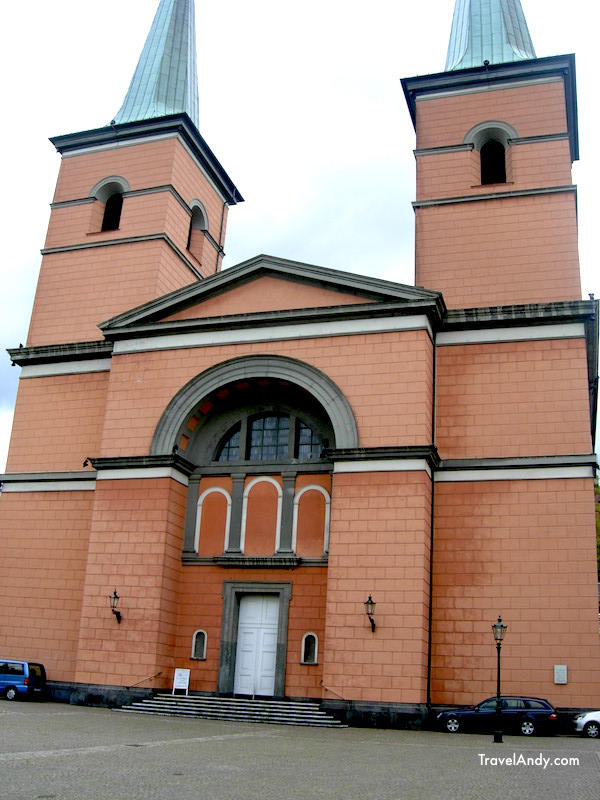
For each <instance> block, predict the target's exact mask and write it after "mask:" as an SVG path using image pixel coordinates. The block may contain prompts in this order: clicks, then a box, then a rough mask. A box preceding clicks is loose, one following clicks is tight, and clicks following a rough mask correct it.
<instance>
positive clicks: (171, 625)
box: [0, 0, 600, 716]
mask: <svg viewBox="0 0 600 800" xmlns="http://www.w3.org/2000/svg"><path fill="white" fill-rule="evenodd" d="M495 1H496V0H480V2H475V0H473V2H472V3H469V2H463V0H458V2H457V6H456V10H455V25H456V26H457V27H456V29H455V28H453V32H452V35H451V46H450V49H449V56H448V58H449V63H448V64H447V68H446V71H445V72H443V73H440V74H435V75H428V76H423V77H418V78H409V79H405V80H404V81H403V82H402V84H403V88H404V93H405V96H406V100H407V104H408V109H409V113H410V114H411V116H412V119H413V122H414V124H415V130H416V150H415V157H416V168H417V180H416V200H415V202H414V211H415V220H416V254H415V264H416V281H415V283H416V286H406V285H400V284H395V283H390V282H388V281H382V280H378V279H374V278H372V277H367V276H361V275H354V274H348V273H345V272H340V271H336V270H330V269H326V268H323V267H315V266H311V265H307V264H301V263H296V262H292V261H287V260H283V259H278V258H276V257H271V256H257V257H256V258H254V259H251V260H249V261H246V262H244V263H242V264H239V265H237V266H234V267H232V268H229V269H226V270H223V271H222V270H221V259H222V256H223V252H224V249H223V248H224V241H225V229H226V223H227V210H228V207H229V206H230V205H233V204H236V203H238V202H241V200H242V197H241V195H240V193H239V191H238V189H237V188H236V186H235V185H234V183H233V182H232V180H231V179H230V178H229V176H228V175H227V173H226V172H225V170H224V169H223V167H222V166H221V164H220V163H219V162H218V160H217V159H216V157H215V155H214V154H213V152H212V150H211V149H210V148H209V147H208V145H207V143H206V142H205V141H204V139H203V138H202V136H201V135H200V133H199V130H198V116H197V113H198V103H197V83H196V80H197V78H196V61H195V44H194V36H195V34H194V6H193V0H161V3H160V6H159V9H158V12H157V16H156V18H155V21H154V24H153V30H152V31H151V35H150V36H149V37H148V42H147V44H146V47H145V48H144V51H143V53H142V56H141V58H140V63H139V65H138V68H137V70H136V74H135V75H134V79H133V81H132V86H131V88H130V92H129V93H128V96H127V98H126V100H125V102H124V104H123V107H122V108H121V110H120V111H119V114H118V115H117V116H116V117H115V120H114V121H113V122H112V123H111V125H110V126H107V127H106V128H102V129H97V130H93V131H84V132H80V133H75V134H69V135H65V136H61V137H57V138H55V139H53V140H52V141H53V143H54V145H55V146H56V148H57V150H58V151H59V153H61V155H62V160H61V167H60V173H59V176H58V182H57V187H56V193H55V196H54V199H53V202H52V209H51V215H50V222H49V228H48V234H47V239H46V242H45V246H44V250H43V261H42V265H41V270H40V278H39V284H38V289H37V294H36V298H35V304H34V308H33V312H32V318H31V326H30V331H29V337H28V341H27V345H26V346H25V347H23V348H18V349H14V350H10V351H9V355H10V357H11V359H12V360H13V362H14V363H15V364H17V365H18V366H19V367H20V368H21V380H20V386H19V392H18V398H17V405H16V409H15V418H14V426H13V435H12V440H11V448H10V452H9V458H8V463H7V471H6V474H5V475H4V476H2V480H3V491H2V495H1V498H0V536H1V538H2V549H1V552H2V555H1V556H0V575H1V576H2V579H1V581H0V607H1V608H2V618H3V624H2V630H1V633H0V649H1V650H2V652H4V653H5V654H6V655H11V656H13V655H14V656H19V657H23V658H27V659H32V660H39V661H42V662H43V663H44V664H45V666H46V669H47V672H48V676H49V680H50V681H51V684H52V686H53V688H54V691H55V693H56V696H69V695H70V696H71V697H74V698H79V699H83V700H85V699H86V697H89V696H90V695H94V696H98V695H99V694H100V695H102V696H104V697H106V698H111V697H113V698H114V697H116V696H119V697H124V696H126V695H128V694H131V693H136V692H137V693H139V692H142V691H154V690H157V689H170V688H171V686H172V682H173V674H174V670H175V669H177V668H183V669H189V670H190V683H189V688H190V690H191V691H192V692H202V693H208V694H222V695H232V694H234V695H250V696H270V697H287V698H315V699H318V700H321V701H323V702H324V703H325V704H326V705H330V706H332V707H333V706H337V707H338V708H342V709H344V708H345V709H346V710H351V709H355V710H358V711H360V709H361V708H362V709H369V710H370V711H371V712H373V713H376V712H377V711H378V710H379V711H381V712H382V713H385V712H387V711H389V710H390V709H392V710H394V711H395V712H397V713H399V714H405V715H407V716H419V715H420V716H422V715H424V714H425V712H426V710H427V708H428V707H430V706H431V705H436V704H462V703H472V702H476V701H478V700H481V699H483V698H484V697H486V696H489V695H492V694H494V692H495V680H496V650H495V647H494V641H493V637H492V633H491V630H490V626H491V624H492V623H494V622H495V621H496V619H497V617H498V615H499V614H501V615H502V617H503V619H504V621H505V622H506V623H507V624H508V626H509V627H508V634H507V640H506V644H505V647H504V649H503V690H504V691H505V692H506V693H518V694H528V695H535V696H542V697H548V698H549V699H550V700H551V701H552V702H553V703H554V704H555V705H556V706H558V707H563V708H585V707H596V706H597V705H598V699H599V698H600V641H599V638H600V637H599V632H598V595H597V572H596V556H595V515H594V476H595V470H596V456H595V454H594V437H595V419H596V402H597V401H596V389H597V373H598V303H597V301H595V300H582V299H581V288H580V281H579V265H578V255H577V217H576V188H575V187H574V186H573V185H572V180H571V164H572V161H573V160H575V159H577V158H578V149H577V148H578V142H577V115H576V97H575V64H574V58H573V57H572V56H557V57H551V58H544V59H538V58H536V57H535V53H534V51H533V46H532V45H531V40H530V38H529V34H528V32H527V27H526V24H525V20H524V17H523V16H522V11H521V8H520V4H519V3H518V0H514V3H509V4H508V5H509V6H511V7H513V6H514V10H515V14H516V19H517V20H518V21H519V24H518V25H517V28H516V33H515V30H514V29H512V28H511V31H512V33H511V34H510V36H508V35H507V36H505V37H504V39H503V42H504V44H503V47H504V49H503V50H502V51H501V52H498V50H497V49H496V50H494V49H491V50H490V51H489V52H487V51H484V52H479V51H477V50H476V47H475V45H474V44H473V42H472V41H471V40H469V41H466V40H463V39H462V38H461V36H460V35H459V31H460V30H463V29H464V25H463V28H461V27H460V25H459V23H460V21H461V20H462V22H463V23H464V22H465V20H467V21H470V24H471V25H474V24H475V23H474V19H475V18H476V15H474V14H473V6H476V7H477V10H478V11H481V9H485V8H486V7H487V6H489V5H490V4H491V5H494V2H495ZM469 15H470V16H469ZM467 27H468V26H467ZM157 31H161V36H162V39H160V41H159V43H158V44H157V41H158V39H159V38H160V37H158V36H157V35H152V34H153V33H154V34H156V33H157ZM517 34H518V36H517ZM515 36H517V39H518V41H519V46H518V47H517V46H516V45H515V44H514V41H515ZM505 40H507V41H508V44H506V41H505ZM473 41H475V40H473ZM495 46H496V47H497V42H496V45H495ZM490 47H491V45H490ZM161 59H164V62H163V63H169V64H170V65H171V69H173V70H177V71H178V72H177V79H175V77H174V76H173V75H170V76H169V74H166V77H165V72H166V71H165V70H163V72H162V73H161V71H160V70H159V69H156V68H154V67H155V66H156V63H157V62H159V61H160V60H161ZM157 75H158V76H159V77H158V78H157V77H156V76H157ZM182 86H183V87H185V91H183V92H182V91H181V87H182ZM142 89H143V90H145V91H142ZM150 90H152V92H151V91H150ZM142 96H143V97H144V98H148V97H149V96H152V98H153V100H152V102H145V104H144V105H142V103H141V101H140V100H139V98H140V97H142ZM423 287H427V288H423ZM369 600H372V601H373V606H369V607H368V608H367V610H368V611H369V612H370V613H369V614H367V613H365V601H369ZM117 601H118V605H117V606H116V607H114V608H111V605H113V606H114V604H115V603H116V602H117ZM112 612H117V613H112Z"/></svg>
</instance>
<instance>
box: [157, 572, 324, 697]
mask: <svg viewBox="0 0 600 800" xmlns="http://www.w3.org/2000/svg"><path fill="white" fill-rule="evenodd" d="M225 580H228V581H240V582H244V581H265V582H274V583H278V582H279V583H281V582H289V581H291V582H292V584H293V585H292V597H291V600H290V607H289V620H288V645H287V655H286V673H285V694H286V696H288V697H314V698H320V697H321V696H322V692H323V690H322V687H321V680H322V677H323V658H324V652H325V647H326V644H325V598H326V594H327V588H326V587H327V568H326V567H297V568H296V569H294V570H293V571H288V570H280V569H226V570H225V569H223V568H220V567H212V566H211V567H204V566H195V565H189V566H188V565H186V566H184V567H183V572H182V583H181V601H180V607H179V624H178V638H177V644H176V647H175V658H174V666H176V667H179V668H184V669H190V670H191V674H190V690H191V691H198V692H215V691H216V689H217V677H218V666H219V645H220V639H221V622H222V613H223V598H222V594H223V581H225ZM197 630H204V631H206V634H207V646H206V661H196V660H194V659H192V658H191V652H192V639H193V636H194V633H195V632H196V631H197ZM305 633H315V634H316V635H317V638H318V642H319V653H318V663H317V664H314V665H312V664H310V665H309V664H302V663H301V656H302V637H303V636H304V634H305ZM171 680H172V677H171Z"/></svg>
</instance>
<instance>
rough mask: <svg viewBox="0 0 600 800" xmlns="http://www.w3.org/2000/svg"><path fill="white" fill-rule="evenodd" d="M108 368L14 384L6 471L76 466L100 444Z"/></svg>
mask: <svg viewBox="0 0 600 800" xmlns="http://www.w3.org/2000/svg"><path fill="white" fill-rule="evenodd" d="M107 386H108V372H90V373H82V374H79V375H55V376H52V377H45V378H25V379H21V381H20V382H19V389H18V394H17V404H16V406H15V414H14V420H13V429H12V438H11V447H10V451H9V454H8V459H7V464H6V469H7V472H43V471H49V470H59V471H60V470H80V469H82V465H83V462H84V461H85V459H86V458H88V457H90V456H94V455H96V454H97V453H98V451H99V448H100V441H101V435H102V426H103V423H104V407H105V402H106V390H107Z"/></svg>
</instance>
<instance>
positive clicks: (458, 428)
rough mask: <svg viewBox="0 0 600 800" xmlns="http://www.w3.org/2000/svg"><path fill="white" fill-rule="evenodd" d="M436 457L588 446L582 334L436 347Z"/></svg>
mask: <svg viewBox="0 0 600 800" xmlns="http://www.w3.org/2000/svg"><path fill="white" fill-rule="evenodd" d="M436 378H437V381H436V402H437V414H436V444H437V446H438V451H439V454H440V457H441V458H444V459H448V458H499V457H503V456H547V455H569V454H575V453H581V454H588V453H591V452H592V442H591V435H590V412H589V398H588V382H587V360H586V345H585V340H584V339H583V338H581V339H554V340H544V341H537V342H536V341H529V342H501V343H497V344H471V345H452V346H447V347H438V348H437V373H436Z"/></svg>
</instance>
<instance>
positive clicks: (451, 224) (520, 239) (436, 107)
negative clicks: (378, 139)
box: [402, 0, 581, 308]
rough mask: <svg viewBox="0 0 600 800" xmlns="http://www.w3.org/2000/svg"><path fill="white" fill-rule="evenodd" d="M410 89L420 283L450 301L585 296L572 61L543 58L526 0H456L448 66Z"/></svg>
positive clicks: (408, 82)
mask: <svg viewBox="0 0 600 800" xmlns="http://www.w3.org/2000/svg"><path fill="white" fill-rule="evenodd" d="M402 85H403V89H404V93H405V96H406V99H407V102H408V106H409V109H410V113H411V116H412V120H413V124H414V126H415V130H416V139H417V141H416V150H415V157H416V163H417V192H416V194H417V196H416V200H415V202H414V211H415V228H416V237H415V238H416V252H415V282H416V284H417V285H419V286H425V287H429V288H435V289H438V290H440V291H442V293H443V295H444V299H445V301H446V303H447V305H448V307H449V308H473V307H485V306H500V305H515V304H529V303H544V302H554V301H561V300H579V299H580V298H581V287H580V279H579V257H578V250H577V211H576V203H577V195H576V187H575V186H574V185H573V183H572V178H571V165H572V162H573V161H574V160H576V159H577V158H578V136H577V105H576V97H575V61H574V57H573V56H571V55H567V56H557V57H552V58H542V59H539V58H536V55H535V51H534V48H533V43H532V41H531V37H530V35H529V31H528V29H527V24H526V21H525V17H524V14H523V10H522V8H521V4H520V2H519V0H456V6H455V10H454V19H453V23H452V31H451V35H450V44H449V47H448V58H447V62H446V71H445V72H442V73H439V74H435V75H428V76H424V77H416V78H408V79H405V80H403V81H402Z"/></svg>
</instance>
